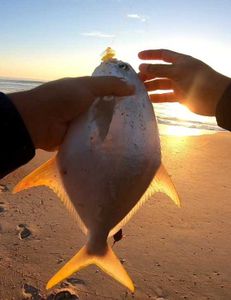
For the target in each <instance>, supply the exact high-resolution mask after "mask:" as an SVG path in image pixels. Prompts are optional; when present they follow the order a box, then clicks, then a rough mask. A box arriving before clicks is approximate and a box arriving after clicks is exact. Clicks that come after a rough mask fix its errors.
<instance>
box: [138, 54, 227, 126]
mask: <svg viewBox="0 0 231 300" xmlns="http://www.w3.org/2000/svg"><path fill="white" fill-rule="evenodd" d="M139 57H140V58H141V59H144V60H146V59H148V60H154V61H155V60H162V61H164V62H166V63H169V64H141V65H140V73H141V77H142V78H143V80H144V81H145V85H146V88H147V90H148V91H155V90H173V91H172V92H167V93H164V94H153V95H150V99H151V100H152V101H153V102H176V101H178V102H181V103H182V104H184V105H186V106H187V107H188V108H189V109H190V110H191V111H193V112H195V113H197V114H200V115H206V116H216V117H217V121H218V124H219V125H220V126H221V127H224V126H226V127H224V128H227V124H226V123H227V121H226V122H225V124H223V123H224V122H223V120H222V118H223V115H222V113H225V112H226V111H227V108H228V109H229V116H230V128H227V129H229V130H231V98H229V100H226V101H224V97H223V96H225V97H229V96H228V94H227V93H225V92H226V90H227V89H228V88H229V86H230V85H231V79H230V78H228V77H226V76H224V75H222V74H220V73H218V72H216V71H215V70H213V69H212V68H211V67H210V66H208V65H206V64H205V63H203V62H202V61H200V60H198V59H195V58H193V57H191V56H188V55H184V54H181V53H177V52H173V51H170V50H146V51H142V52H140V53H139ZM229 94H230V93H229ZM224 102H225V103H224ZM227 106H228V107H227ZM218 108H219V112H218Z"/></svg>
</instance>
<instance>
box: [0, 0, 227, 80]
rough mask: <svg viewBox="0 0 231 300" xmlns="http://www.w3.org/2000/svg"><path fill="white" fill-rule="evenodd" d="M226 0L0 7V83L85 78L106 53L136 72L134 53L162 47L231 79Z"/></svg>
mask: <svg viewBox="0 0 231 300" xmlns="http://www.w3.org/2000/svg"><path fill="white" fill-rule="evenodd" d="M230 12H231V1H230V0H219V1H214V0H200V1H198V0H194V1H185V0H184V1H180V0H175V1H170V0H162V1H156V0H40V1H34V0H0V16H1V18H0V19H1V25H0V76H1V77H12V78H28V79H39V80H53V79H57V78H61V77H68V76H85V75H90V74H91V73H92V72H93V70H94V68H95V67H96V66H97V65H98V64H99V63H100V55H101V53H102V52H103V51H104V50H105V49H106V47H108V46H111V47H112V48H113V49H115V50H116V52H117V57H118V58H119V59H122V60H124V61H127V62H129V63H131V64H132V65H133V66H134V68H135V69H137V67H138V65H139V63H140V61H139V60H138V58H137V53H138V51H140V50H143V49H155V48H167V49H172V50H175V51H178V52H182V53H186V54H189V55H192V56H195V57H197V58H199V59H201V60H203V61H205V62H206V63H208V64H209V65H211V66H212V67H213V68H214V69H216V70H217V71H219V72H221V73H223V74H225V75H228V76H230V77H231V18H230Z"/></svg>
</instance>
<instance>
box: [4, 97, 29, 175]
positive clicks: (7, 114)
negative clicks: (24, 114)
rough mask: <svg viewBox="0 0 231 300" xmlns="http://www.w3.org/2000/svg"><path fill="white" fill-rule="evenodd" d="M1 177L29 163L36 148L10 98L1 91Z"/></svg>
mask: <svg viewBox="0 0 231 300" xmlns="http://www.w3.org/2000/svg"><path fill="white" fill-rule="evenodd" d="M0 132H1V135H0V139H1V140H0V178H2V177H4V176H6V175H7V174H9V173H10V172H12V171H14V170H15V169H17V168H18V167H20V166H22V165H23V164H25V163H27V162H28V161H29V160H30V159H32V158H33V157H34V155H35V148H34V145H33V142H32V140H31V137H30V135H29V133H28V131H27V129H26V127H25V124H24V122H23V120H22V118H21V116H20V114H19V112H18V111H17V109H16V108H15V106H14V104H13V103H12V102H11V100H10V98H9V97H8V96H6V95H5V94H3V93H1V92H0Z"/></svg>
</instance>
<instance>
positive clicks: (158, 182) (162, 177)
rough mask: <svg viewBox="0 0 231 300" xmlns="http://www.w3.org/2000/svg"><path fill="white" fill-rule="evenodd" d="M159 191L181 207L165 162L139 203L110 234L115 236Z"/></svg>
mask: <svg viewBox="0 0 231 300" xmlns="http://www.w3.org/2000/svg"><path fill="white" fill-rule="evenodd" d="M157 192H161V193H164V194H166V195H167V196H169V198H171V199H172V201H173V202H174V203H175V204H176V205H177V206H178V207H180V199H179V196H178V194H177V191H176V189H175V187H174V184H173V182H172V180H171V178H170V176H169V175H168V173H167V171H166V170H165V167H164V166H163V164H161V165H160V167H159V169H158V170H157V172H156V174H155V177H154V179H153V180H152V182H151V183H150V185H149V187H148V188H147V190H146V191H145V193H144V194H143V196H142V197H141V198H140V200H139V202H137V204H136V205H135V206H134V207H133V208H132V209H131V210H130V212H129V213H128V214H127V215H126V217H124V219H123V220H122V221H120V222H119V223H118V224H117V225H116V226H115V227H114V228H113V229H112V230H111V231H110V233H109V236H113V235H114V234H115V233H116V232H118V231H119V230H120V229H121V228H122V227H124V225H125V224H126V223H127V222H128V221H129V220H130V219H131V218H132V216H133V215H134V214H135V213H136V212H137V211H138V210H139V209H140V207H141V206H142V205H143V204H144V203H145V202H146V201H147V200H148V199H150V198H151V197H152V196H153V195H154V194H155V193H157Z"/></svg>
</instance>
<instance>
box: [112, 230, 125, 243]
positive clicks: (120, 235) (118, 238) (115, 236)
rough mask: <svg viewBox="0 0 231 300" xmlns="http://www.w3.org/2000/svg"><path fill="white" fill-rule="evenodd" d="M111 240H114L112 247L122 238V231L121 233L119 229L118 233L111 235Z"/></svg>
mask: <svg viewBox="0 0 231 300" xmlns="http://www.w3.org/2000/svg"><path fill="white" fill-rule="evenodd" d="M113 238H114V242H113V246H114V245H115V243H116V242H119V241H120V240H122V238H123V231H122V229H120V230H119V231H117V232H116V233H115V234H114V235H113Z"/></svg>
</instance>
